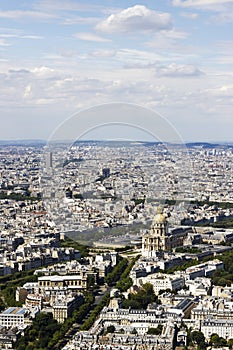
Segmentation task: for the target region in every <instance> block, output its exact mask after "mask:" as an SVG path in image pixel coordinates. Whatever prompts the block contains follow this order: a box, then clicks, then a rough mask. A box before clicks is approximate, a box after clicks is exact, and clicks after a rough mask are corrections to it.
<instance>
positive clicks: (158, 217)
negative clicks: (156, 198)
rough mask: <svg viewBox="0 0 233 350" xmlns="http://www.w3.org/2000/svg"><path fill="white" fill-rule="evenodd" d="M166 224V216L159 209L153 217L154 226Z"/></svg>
mask: <svg viewBox="0 0 233 350" xmlns="http://www.w3.org/2000/svg"><path fill="white" fill-rule="evenodd" d="M165 222H166V216H165V215H164V214H163V213H162V209H161V208H160V207H159V208H158V212H157V214H156V215H155V217H154V220H153V223H154V224H163V223H165Z"/></svg>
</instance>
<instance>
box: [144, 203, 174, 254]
mask: <svg viewBox="0 0 233 350" xmlns="http://www.w3.org/2000/svg"><path fill="white" fill-rule="evenodd" d="M167 226H168V224H167V220H166V217H165V215H164V214H163V213H162V209H161V208H158V213H157V215H156V216H155V218H154V220H153V222H152V225H151V229H150V232H149V233H148V234H146V235H144V236H143V237H142V256H144V257H148V258H149V257H155V256H156V253H157V252H158V251H165V250H167V249H168V248H170V247H168V242H167V238H168V237H167Z"/></svg>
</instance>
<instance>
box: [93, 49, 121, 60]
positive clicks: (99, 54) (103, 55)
mask: <svg viewBox="0 0 233 350" xmlns="http://www.w3.org/2000/svg"><path fill="white" fill-rule="evenodd" d="M90 56H92V57H97V58H106V57H114V56H116V51H114V50H97V51H93V52H91V54H90Z"/></svg>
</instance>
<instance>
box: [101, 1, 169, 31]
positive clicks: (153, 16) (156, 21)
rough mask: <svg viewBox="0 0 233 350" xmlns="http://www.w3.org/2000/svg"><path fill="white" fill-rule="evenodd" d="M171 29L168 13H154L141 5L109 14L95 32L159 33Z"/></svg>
mask: <svg viewBox="0 0 233 350" xmlns="http://www.w3.org/2000/svg"><path fill="white" fill-rule="evenodd" d="M171 28H172V21H171V16H170V14H168V13H165V12H164V13H161V12H156V11H153V10H150V9H148V8H147V7H145V6H142V5H135V6H133V7H129V8H127V9H124V10H122V11H120V12H117V13H114V14H111V15H110V16H109V17H107V18H106V19H105V20H103V21H101V22H100V23H98V24H97V26H96V30H98V31H102V32H106V33H118V32H121V33H124V32H133V33H134V32H135V31H136V32H138V31H160V30H168V29H171Z"/></svg>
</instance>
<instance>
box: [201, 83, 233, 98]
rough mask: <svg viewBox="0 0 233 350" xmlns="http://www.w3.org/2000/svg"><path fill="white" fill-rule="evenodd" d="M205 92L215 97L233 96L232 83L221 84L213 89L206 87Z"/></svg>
mask: <svg viewBox="0 0 233 350" xmlns="http://www.w3.org/2000/svg"><path fill="white" fill-rule="evenodd" d="M205 92H206V93H207V94H210V95H212V96H215V97H222V98H224V97H225V98H231V99H232V98H233V85H222V86H220V87H217V88H213V89H207V90H205Z"/></svg>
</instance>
